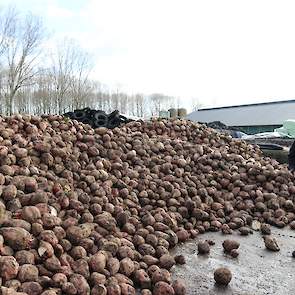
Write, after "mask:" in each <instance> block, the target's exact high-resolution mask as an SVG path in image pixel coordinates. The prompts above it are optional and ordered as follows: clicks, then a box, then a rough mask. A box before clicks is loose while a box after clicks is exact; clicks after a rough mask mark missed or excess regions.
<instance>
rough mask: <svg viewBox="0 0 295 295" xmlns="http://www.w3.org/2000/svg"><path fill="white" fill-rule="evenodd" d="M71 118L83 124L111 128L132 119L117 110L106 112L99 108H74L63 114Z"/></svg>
mask: <svg viewBox="0 0 295 295" xmlns="http://www.w3.org/2000/svg"><path fill="white" fill-rule="evenodd" d="M64 116H65V117H68V118H70V119H72V120H77V121H79V122H82V123H84V124H88V125H90V126H91V127H92V128H99V127H106V128H109V129H113V128H116V127H119V126H120V125H121V124H126V123H128V122H131V121H133V120H131V119H128V118H126V117H125V116H122V115H120V113H119V111H117V110H116V111H114V112H112V113H110V114H107V113H106V112H104V111H101V110H93V109H90V108H84V109H81V110H75V111H73V112H68V113H65V114H64Z"/></svg>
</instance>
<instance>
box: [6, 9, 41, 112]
mask: <svg viewBox="0 0 295 295" xmlns="http://www.w3.org/2000/svg"><path fill="white" fill-rule="evenodd" d="M12 25H13V28H11V29H10V34H11V35H10V36H9V38H10V41H9V44H8V46H7V48H6V49H5V51H4V53H3V56H2V61H3V65H4V67H6V68H7V75H6V79H5V80H6V81H5V83H4V85H2V86H3V88H2V91H3V92H4V95H5V98H6V102H7V108H8V109H7V111H8V113H9V114H12V113H13V101H14V98H15V96H16V94H17V92H18V90H19V89H21V88H22V87H25V86H28V85H32V84H33V83H34V78H35V76H36V75H37V74H38V67H37V65H36V64H37V62H38V57H39V55H40V53H41V50H40V49H41V43H42V41H43V37H44V30H43V25H42V22H41V20H40V19H39V18H37V17H34V16H33V15H31V14H28V15H27V16H26V17H25V18H24V19H21V18H17V17H15V19H14V21H13V24H12Z"/></svg>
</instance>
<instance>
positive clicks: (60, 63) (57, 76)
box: [50, 39, 92, 113]
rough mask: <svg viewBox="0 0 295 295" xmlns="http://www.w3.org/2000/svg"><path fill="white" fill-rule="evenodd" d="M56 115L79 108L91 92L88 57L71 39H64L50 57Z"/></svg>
mask: <svg viewBox="0 0 295 295" xmlns="http://www.w3.org/2000/svg"><path fill="white" fill-rule="evenodd" d="M51 63H52V67H51V70H50V72H51V75H52V78H53V83H54V88H55V102H56V106H57V111H58V113H62V112H64V111H65V110H66V109H71V108H73V107H75V108H79V107H81V106H82V105H83V104H84V102H85V100H86V98H87V96H88V95H90V93H91V91H92V87H91V83H90V82H89V73H90V71H91V68H92V67H91V62H90V56H89V55H88V53H86V52H85V51H83V50H82V48H80V47H79V45H78V44H77V43H76V42H75V41H74V40H73V39H64V40H63V42H62V43H60V44H59V45H58V46H57V49H56V52H54V53H53V54H52V56H51Z"/></svg>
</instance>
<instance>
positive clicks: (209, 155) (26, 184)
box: [0, 115, 295, 295]
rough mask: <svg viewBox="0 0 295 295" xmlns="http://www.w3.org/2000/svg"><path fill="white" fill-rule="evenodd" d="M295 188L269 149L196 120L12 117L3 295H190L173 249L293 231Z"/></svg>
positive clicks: (1, 230)
mask: <svg viewBox="0 0 295 295" xmlns="http://www.w3.org/2000/svg"><path fill="white" fill-rule="evenodd" d="M293 183H294V177H293V175H292V174H291V173H290V172H289V171H288V170H287V168H286V167H285V166H282V165H280V164H278V163H277V162H276V161H274V160H271V159H268V158H263V157H262V154H261V152H260V150H259V149H258V148H257V147H255V146H252V145H249V144H246V143H245V142H243V141H236V140H233V139H232V138H231V137H230V136H228V135H225V134H220V133H217V132H215V131H214V130H213V129H210V128H206V127H205V126H203V125H200V124H195V123H192V122H189V121H185V120H178V119H175V120H152V121H149V122H131V123H128V124H126V125H125V126H122V127H120V128H115V129H113V130H107V129H105V128H98V129H95V130H94V129H92V128H91V127H89V126H87V125H83V124H80V123H78V122H76V121H70V120H68V119H65V118H63V117H61V116H45V117H43V118H40V117H34V116H20V115H16V116H11V117H5V118H2V117H1V118H0V194H1V195H0V198H1V200H0V225H1V227H0V254H1V257H0V276H1V279H2V282H1V291H2V294H11V293H13V294H17V295H21V294H22V295H24V294H30V295H39V294H42V295H54V294H69V295H75V294H82V295H84V294H92V295H97V294H110V295H115V294H122V295H127V294H129V295H130V294H135V289H136V288H139V289H140V290H141V292H142V294H155V295H157V294H184V293H185V286H184V285H183V283H182V282H181V281H179V280H177V281H174V282H172V279H171V275H170V269H171V267H172V266H173V265H174V264H175V263H176V262H177V263H180V264H181V263H183V262H184V261H183V260H184V259H182V258H181V257H177V258H176V261H175V259H174V258H173V257H171V255H170V254H169V249H171V248H172V247H175V246H176V245H177V244H178V243H180V242H185V241H186V240H188V239H190V238H195V237H196V236H198V235H199V234H201V233H204V232H205V231H219V230H221V231H222V232H223V233H225V234H230V233H231V232H232V230H236V229H239V228H243V232H245V231H246V229H245V227H247V226H250V225H251V223H252V221H253V220H258V221H260V222H261V223H266V224H272V225H276V226H278V227H283V226H285V225H287V224H289V223H291V222H292V221H293V220H294V217H295V215H294V203H293V199H294V195H295V186H294V184H293Z"/></svg>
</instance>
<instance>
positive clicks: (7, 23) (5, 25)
mask: <svg viewBox="0 0 295 295" xmlns="http://www.w3.org/2000/svg"><path fill="white" fill-rule="evenodd" d="M16 19H17V13H16V10H15V8H14V7H9V8H7V9H3V10H2V11H1V12H0V56H1V55H2V54H3V53H4V52H5V50H6V49H7V48H8V46H9V43H10V41H11V39H12V38H13V37H14V35H15V29H16V26H15V22H16Z"/></svg>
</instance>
